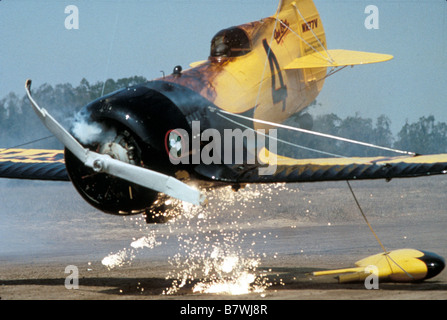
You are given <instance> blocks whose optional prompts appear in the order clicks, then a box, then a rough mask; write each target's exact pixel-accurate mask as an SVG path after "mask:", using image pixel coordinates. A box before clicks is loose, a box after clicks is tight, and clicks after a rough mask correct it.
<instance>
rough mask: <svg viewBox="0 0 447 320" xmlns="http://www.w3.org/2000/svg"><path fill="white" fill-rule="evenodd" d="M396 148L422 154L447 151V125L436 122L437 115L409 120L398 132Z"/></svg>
mask: <svg viewBox="0 0 447 320" xmlns="http://www.w3.org/2000/svg"><path fill="white" fill-rule="evenodd" d="M394 146H395V147H396V148H399V149H403V150H407V151H413V152H416V153H420V154H434V153H445V152H447V125H446V124H445V123H444V122H437V123H436V122H435V117H434V116H432V115H430V116H428V117H421V118H419V120H418V121H417V122H415V123H411V124H409V123H408V121H407V122H406V123H405V125H404V126H403V127H402V129H401V130H400V131H399V133H398V134H397V140H396V142H395V144H394Z"/></svg>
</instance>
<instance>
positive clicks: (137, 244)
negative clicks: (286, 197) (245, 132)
mask: <svg viewBox="0 0 447 320" xmlns="http://www.w3.org/2000/svg"><path fill="white" fill-rule="evenodd" d="M281 192H291V193H292V192H298V190H297V189H288V188H287V187H286V186H285V184H273V185H250V186H247V187H246V188H244V189H241V190H239V191H237V192H234V191H233V190H232V189H231V188H219V189H212V190H210V191H208V192H207V199H208V200H209V203H208V205H207V206H206V207H198V206H193V205H190V204H187V203H184V202H181V201H177V200H172V199H168V200H165V201H166V202H165V204H167V205H169V209H167V210H166V212H164V213H163V214H166V215H169V216H170V217H173V218H172V219H171V220H170V221H169V222H167V223H166V224H164V226H165V228H163V229H160V228H155V229H151V230H150V233H149V234H148V235H147V236H145V237H141V238H139V239H134V241H133V242H132V243H131V247H132V248H129V249H126V248H125V249H122V250H120V251H119V252H117V253H111V254H110V255H108V256H107V257H105V258H104V259H103V260H102V263H103V264H104V265H105V266H107V267H108V268H109V269H111V268H114V267H121V266H123V265H125V264H130V263H131V261H132V260H133V259H134V258H135V257H136V254H137V252H138V250H145V249H153V248H154V247H156V246H160V245H163V244H166V242H163V241H167V240H168V239H171V240H172V239H173V238H174V239H176V240H177V242H178V243H177V252H176V253H175V254H174V255H173V256H170V257H169V258H168V262H169V264H170V265H171V266H172V271H170V272H169V273H168V274H167V276H166V279H169V280H172V285H171V286H170V287H169V288H166V289H165V290H164V291H163V294H165V295H170V294H176V293H178V292H179V290H182V289H183V290H185V289H186V290H189V292H192V293H201V294H229V295H238V294H248V293H262V292H264V291H265V290H266V289H267V288H268V287H269V286H270V285H271V283H270V282H269V280H268V278H267V277H266V275H265V273H263V272H260V271H259V270H258V266H259V265H260V263H261V259H262V258H263V257H265V256H266V254H265V253H263V252H257V251H259V250H256V249H255V246H256V243H257V242H263V243H266V242H267V241H268V238H269V237H272V236H273V235H271V233H269V234H265V235H262V234H261V232H260V231H253V232H250V231H247V230H249V229H250V228H251V227H252V225H253V224H255V223H256V219H257V220H258V221H257V222H259V223H261V224H262V223H263V215H261V214H256V215H255V218H254V217H253V215H251V216H247V212H248V211H249V209H253V210H251V212H257V210H262V208H263V207H265V206H263V204H265V202H266V201H267V202H269V201H273V199H274V197H275V195H277V194H279V193H281ZM264 211H265V209H264ZM264 217H265V215H264ZM135 221H136V223H137V224H140V229H144V227H143V225H144V224H145V223H144V221H143V220H142V219H135ZM146 228H151V225H149V226H146ZM166 230H167V232H166ZM161 232H163V233H161ZM260 239H262V240H260ZM275 257H276V254H275V255H274V258H275Z"/></svg>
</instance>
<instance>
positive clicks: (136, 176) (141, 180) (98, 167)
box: [25, 79, 206, 205]
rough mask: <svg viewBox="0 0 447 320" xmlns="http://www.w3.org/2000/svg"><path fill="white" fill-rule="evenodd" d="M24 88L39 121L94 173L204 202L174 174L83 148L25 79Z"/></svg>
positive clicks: (198, 193)
mask: <svg viewBox="0 0 447 320" xmlns="http://www.w3.org/2000/svg"><path fill="white" fill-rule="evenodd" d="M25 89H26V93H27V96H28V99H29V100H30V102H31V105H32V107H33V109H34V111H35V112H36V114H37V116H38V117H39V118H40V120H41V121H42V123H43V124H44V125H45V126H46V127H47V128H48V130H50V132H51V133H53V134H54V136H55V137H56V138H57V139H58V140H59V141H60V142H61V143H62V144H63V145H64V146H65V147H66V148H67V149H69V150H70V151H71V152H72V153H73V154H74V155H75V156H76V158H78V159H79V160H80V161H82V163H84V164H85V165H86V166H88V167H90V168H93V170H95V171H96V172H104V173H107V174H110V175H113V176H115V177H118V178H121V179H124V180H127V181H129V182H132V183H136V184H138V185H141V186H143V187H145V188H148V189H151V190H155V191H158V192H161V193H164V194H166V195H168V196H171V197H173V198H176V199H179V200H182V201H186V202H189V203H192V204H195V205H202V204H204V203H205V201H206V198H205V196H204V195H202V193H201V192H200V191H199V190H197V189H195V188H192V187H190V186H188V185H187V184H185V183H183V182H181V181H180V180H177V179H175V178H174V177H171V176H168V175H165V174H162V173H159V172H156V171H153V170H150V169H146V168H142V167H138V166H135V165H132V164H129V163H125V162H122V161H119V160H116V159H113V158H111V157H110V156H109V155H104V154H99V153H96V152H93V151H91V150H89V149H87V148H84V147H83V146H82V145H81V144H80V143H79V142H78V141H77V140H76V139H75V138H74V137H73V136H72V135H71V134H70V133H69V132H68V131H67V130H65V129H64V128H63V127H62V126H61V125H60V124H59V122H57V121H56V119H54V118H53V117H52V116H51V115H50V114H49V113H48V112H47V111H46V110H45V109H44V108H41V107H39V105H38V104H37V103H36V101H35V100H34V99H33V97H32V95H31V80H30V79H28V80H26V84H25Z"/></svg>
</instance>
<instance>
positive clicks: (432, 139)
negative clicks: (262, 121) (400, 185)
mask: <svg viewBox="0 0 447 320" xmlns="http://www.w3.org/2000/svg"><path fill="white" fill-rule="evenodd" d="M145 81H147V79H146V78H144V77H140V76H134V77H129V78H122V79H118V80H113V79H108V80H107V81H106V82H105V84H104V82H102V81H98V82H96V83H89V82H88V81H87V80H86V79H82V80H81V82H80V83H79V85H78V86H76V87H74V86H73V85H71V84H69V83H65V84H57V85H55V86H51V85H49V84H43V85H41V86H39V87H37V88H32V92H33V96H34V98H35V99H36V101H38V103H39V104H40V105H42V106H44V107H45V108H46V109H47V110H48V111H49V112H50V113H51V114H52V115H53V116H54V117H55V118H56V119H57V120H58V121H60V122H61V123H62V125H64V126H65V127H66V128H69V127H70V123H71V121H72V120H73V118H74V115H75V113H76V112H77V111H78V110H80V109H81V108H82V107H83V106H84V105H86V104H87V103H89V102H90V101H92V100H94V99H96V98H98V97H100V96H102V95H103V94H107V93H109V92H113V91H115V90H118V89H120V88H123V87H126V86H131V85H135V84H139V83H143V82H145ZM298 122H299V119H298V116H293V117H291V118H290V119H288V120H287V122H286V124H288V125H291V126H298ZM0 128H1V130H0V148H9V147H15V146H21V145H23V144H24V143H27V142H31V141H35V140H38V141H37V142H35V143H33V144H29V145H26V147H29V148H55V149H60V148H62V145H61V144H60V143H59V142H58V141H57V140H56V139H54V138H47V137H51V133H50V132H49V131H48V130H47V129H46V128H45V127H44V126H43V125H42V124H41V123H40V121H39V119H38V118H37V117H36V115H35V114H34V111H33V110H32V109H31V108H30V105H29V101H28V99H27V97H26V95H25V94H23V95H22V96H20V95H18V94H16V93H13V92H11V93H9V94H8V95H6V96H5V97H3V98H2V99H0ZM312 130H313V131H317V132H321V133H326V134H330V135H334V136H339V137H343V138H347V139H353V140H357V141H362V142H366V143H371V144H374V145H379V146H382V147H388V148H393V149H399V150H405V151H411V152H416V153H419V154H434V153H447V124H446V123H444V122H439V121H436V120H435V117H434V116H432V115H428V116H423V117H421V118H419V119H418V121H415V122H413V123H409V122H408V121H407V122H406V123H405V124H404V125H403V127H402V128H401V129H400V131H398V133H397V135H393V133H392V131H391V120H390V119H389V118H388V117H387V116H386V115H380V116H379V117H377V118H376V119H371V118H363V117H360V116H359V115H358V114H354V115H352V116H348V117H345V118H341V117H339V116H337V115H336V114H334V113H330V114H324V115H318V116H315V117H314V119H313V127H312ZM278 138H279V139H280V142H279V143H278V144H277V147H278V151H279V153H281V154H286V155H288V156H292V157H298V158H308V157H311V158H316V157H328V156H331V155H341V156H348V157H353V156H377V155H385V156H390V155H396V154H395V153H392V152H386V151H383V150H377V149H373V148H368V147H364V146H360V145H355V144H352V143H347V142H342V141H337V140H333V139H328V138H323V137H317V136H313V135H310V134H307V133H300V132H294V131H290V130H284V129H280V130H278ZM283 141H287V142H283ZM292 144H293V145H295V147H291V145H292ZM296 145H298V146H299V147H296Z"/></svg>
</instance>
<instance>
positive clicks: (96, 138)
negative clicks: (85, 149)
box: [71, 112, 117, 145]
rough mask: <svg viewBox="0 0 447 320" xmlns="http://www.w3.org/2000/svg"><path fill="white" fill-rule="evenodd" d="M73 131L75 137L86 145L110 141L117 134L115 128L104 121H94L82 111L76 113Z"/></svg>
mask: <svg viewBox="0 0 447 320" xmlns="http://www.w3.org/2000/svg"><path fill="white" fill-rule="evenodd" d="M71 131H72V133H73V135H74V137H75V138H76V139H78V140H79V141H80V142H81V143H82V144H85V145H91V144H94V143H99V142H110V141H113V140H114V139H115V137H116V135H117V132H116V130H115V128H113V127H109V126H107V125H106V124H104V123H100V122H92V121H90V120H88V117H87V116H86V114H85V113H81V112H78V113H76V114H75V116H74V119H73V124H72V129H71Z"/></svg>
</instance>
